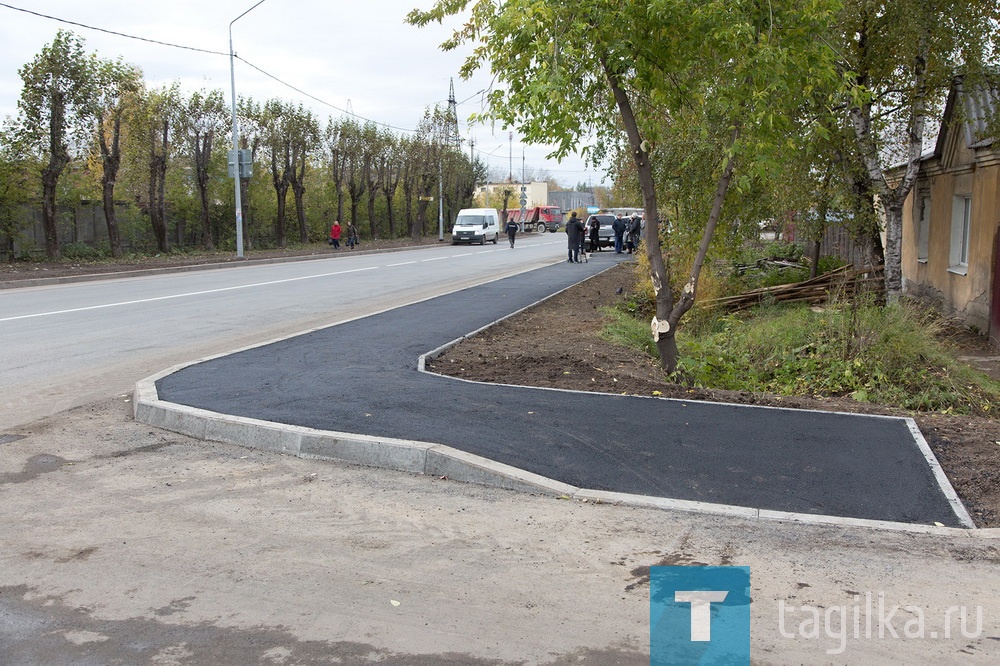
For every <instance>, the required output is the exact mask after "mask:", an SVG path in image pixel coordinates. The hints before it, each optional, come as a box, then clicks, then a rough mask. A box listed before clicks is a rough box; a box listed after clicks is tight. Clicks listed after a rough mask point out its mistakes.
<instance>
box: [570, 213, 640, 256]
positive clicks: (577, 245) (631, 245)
mask: <svg viewBox="0 0 1000 666" xmlns="http://www.w3.org/2000/svg"><path fill="white" fill-rule="evenodd" d="M589 227H590V247H591V249H593V248H598V249H599V248H600V228H601V223H600V221H599V220H598V218H597V217H596V216H593V217H591V218H590V221H589ZM611 230H612V231H613V232H614V234H615V254H621V253H622V252H624V251H626V250H627V251H628V253H629V254H633V253H634V252H635V250H636V248H638V247H639V241H640V240H641V239H642V218H641V217H639V216H638V215H633V216H632V217H631V218H629V219H628V220H625V219H623V218H622V214H621V213H618V216H617V217H616V218H615V221H614V222H612V223H611ZM586 235H587V227H585V226H584V224H583V222H581V221H580V219H579V218H578V217H577V216H576V211H573V212H572V213H571V214H570V216H569V222H567V223H566V240H567V242H568V244H569V258H568V260H567V261H568V262H569V263H571V264H573V263H577V264H578V263H581V262H580V255H581V253H583V256H584V257H586V256H587V255H586V252H585V251H584V249H583V244H584V240H585V238H586Z"/></svg>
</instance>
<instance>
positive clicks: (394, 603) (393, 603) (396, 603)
mask: <svg viewBox="0 0 1000 666" xmlns="http://www.w3.org/2000/svg"><path fill="white" fill-rule="evenodd" d="M389 603H390V604H392V605H393V606H398V605H399V602H398V601H396V600H395V599H389Z"/></svg>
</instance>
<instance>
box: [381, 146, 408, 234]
mask: <svg viewBox="0 0 1000 666" xmlns="http://www.w3.org/2000/svg"><path fill="white" fill-rule="evenodd" d="M381 143H382V152H381V153H380V154H379V162H378V175H379V189H380V190H381V191H382V195H383V196H384V197H385V214H386V220H387V222H388V224H389V238H396V214H395V210H394V206H393V202H394V199H395V196H396V190H397V189H398V188H399V179H400V178H402V175H403V166H402V161H403V155H402V153H401V151H400V141H399V139H398V138H397V137H396V136H394V135H393V134H392V133H391V132H389V131H388V130H386V131H384V132H382V141H381Z"/></svg>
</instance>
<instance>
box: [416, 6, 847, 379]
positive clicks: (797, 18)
mask: <svg viewBox="0 0 1000 666" xmlns="http://www.w3.org/2000/svg"><path fill="white" fill-rule="evenodd" d="M838 7H839V2H837V0H813V1H812V2H809V3H806V4H803V3H801V2H798V1H796V0H770V1H768V2H764V1H763V0H735V1H734V0H658V1H656V2H648V1H642V2H640V1H638V0H625V1H622V0H577V1H576V2H572V3H566V2H559V1H556V0H509V1H508V2H504V3H500V4H498V3H495V2H492V1H491V0H479V1H476V2H471V1H468V0H439V1H438V2H437V3H436V4H435V5H434V7H433V8H432V9H430V10H428V11H419V10H414V11H413V12H411V13H410V14H409V16H408V20H409V21H410V22H411V23H413V24H416V25H424V24H427V23H430V22H431V21H438V22H440V21H443V20H444V19H445V18H446V17H449V16H453V15H456V14H459V13H462V14H463V16H464V24H463V25H462V26H461V27H459V28H458V29H457V30H456V32H455V34H454V36H453V38H452V39H450V40H448V41H447V42H446V43H445V44H444V45H443V46H444V48H454V47H457V46H459V45H460V44H463V43H471V44H472V45H474V46H475V50H474V51H473V54H472V55H471V56H470V57H469V58H468V59H467V61H466V63H465V65H464V66H463V69H462V74H463V75H464V76H468V75H470V74H471V73H472V72H473V71H475V70H477V69H479V68H480V67H489V68H490V70H491V71H492V73H493V74H494V76H495V78H496V80H497V81H498V83H499V84H500V85H499V86H498V87H497V88H496V89H494V90H492V91H491V92H490V94H489V95H488V105H489V106H488V109H487V111H486V115H487V116H488V117H490V118H492V119H495V120H498V121H499V122H501V123H502V124H504V125H505V126H512V127H516V128H517V129H518V131H519V132H520V133H521V135H522V136H524V137H526V138H527V139H528V140H529V141H537V142H541V143H548V144H553V145H555V146H556V148H555V151H554V153H553V156H554V157H557V158H558V157H563V156H566V155H568V154H570V153H573V152H582V153H584V154H585V155H586V154H590V153H591V151H592V150H594V147H592V146H589V145H587V144H586V143H585V142H586V141H587V140H588V139H589V137H590V136H592V135H593V136H595V137H596V142H597V143H596V146H597V152H596V154H597V155H600V154H601V147H602V146H607V145H614V144H615V143H616V142H617V141H619V139H620V137H621V136H622V135H623V134H624V136H625V137H626V141H627V145H628V149H629V150H630V152H631V155H632V159H633V161H634V163H635V168H636V174H637V179H638V182H639V186H640V190H641V192H642V199H643V205H644V208H645V218H646V230H645V248H646V254H647V257H648V259H649V264H650V270H651V280H652V284H653V289H654V292H655V293H656V315H655V317H654V319H653V321H652V330H653V336H654V339H655V340H656V345H657V348H658V350H659V352H660V360H661V363H662V365H663V367H664V368H665V369H666V370H668V371H673V370H675V369H676V367H677V342H676V338H675V334H676V330H677V326H678V323H679V321H680V320H681V318H682V317H683V315H684V314H685V313H687V312H688V311H689V310H690V309H691V307H692V306H693V305H694V302H695V295H696V291H697V286H698V278H699V275H700V272H701V267H702V265H703V263H704V261H705V257H706V255H707V253H708V249H709V244H710V242H711V240H712V236H713V234H714V232H715V228H716V226H717V224H718V222H719V219H720V216H721V213H722V207H723V204H724V202H725V199H726V194H727V192H728V190H729V187H730V184H731V183H732V182H733V180H734V176H735V177H736V178H737V183H739V179H740V178H742V176H740V175H738V174H737V173H736V169H737V166H738V165H739V168H740V170H741V173H742V174H743V176H746V177H747V178H749V177H750V174H752V173H754V172H762V171H766V170H767V169H769V168H774V167H775V166H776V165H777V164H780V161H781V157H780V154H781V151H783V150H790V149H792V148H793V147H792V146H790V145H789V143H790V138H791V137H789V135H788V134H787V133H786V132H785V129H786V127H787V126H788V122H789V118H790V117H792V116H793V115H794V114H796V113H799V112H800V109H801V107H802V105H803V103H804V101H805V98H807V97H808V96H810V95H811V94H812V92H813V90H814V89H815V88H816V87H817V86H826V85H832V84H833V83H834V82H836V81H837V78H836V70H835V68H834V67H833V57H832V54H831V52H830V49H829V47H827V46H826V45H825V44H823V42H822V41H821V39H820V38H821V37H823V36H825V35H827V34H829V29H830V25H831V23H832V19H833V16H834V11H835V10H836V9H837V8H838ZM612 110H617V113H615V112H613V111H612ZM681 111H686V112H687V113H686V114H685V115H684V116H683V117H680V116H679V114H680V112H681ZM675 117H676V118H675ZM684 118H694V119H704V118H711V119H713V122H715V123H716V124H717V126H718V127H721V128H722V129H723V130H724V132H723V136H724V137H725V138H724V140H723V141H722V143H721V145H720V146H719V149H718V152H717V156H716V160H715V164H716V167H715V169H714V173H713V179H714V182H715V187H714V192H713V193H712V195H711V197H710V205H709V206H707V211H708V212H707V214H706V218H705V219H704V221H703V225H702V233H701V238H700V240H699V242H698V246H697V249H696V250H695V254H694V259H693V260H692V261H691V264H690V270H689V271H688V272H687V276H686V278H682V279H678V278H675V276H674V275H673V274H672V273H671V268H670V265H669V263H668V261H667V260H666V258H665V257H664V253H663V251H662V249H661V241H662V242H663V243H664V244H665V245H666V247H667V248H668V249H672V248H671V247H670V243H671V239H670V233H669V229H663V230H662V234H661V227H660V224H659V212H660V211H659V202H658V200H657V184H656V181H655V178H654V169H653V163H654V162H655V161H656V160H657V158H658V153H657V144H658V141H659V140H660V128H661V127H662V126H663V125H664V123H665V122H667V123H669V122H671V121H675V120H676V121H677V122H683V121H684Z"/></svg>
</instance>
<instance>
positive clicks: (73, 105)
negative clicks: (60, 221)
mask: <svg viewBox="0 0 1000 666" xmlns="http://www.w3.org/2000/svg"><path fill="white" fill-rule="evenodd" d="M18 73H19V74H20V75H21V81H22V82H23V84H24V85H23V88H22V90H21V98H20V99H19V100H18V102H17V106H18V109H19V111H20V117H21V126H22V131H23V133H24V136H25V139H26V140H27V141H28V143H29V144H30V145H31V146H32V148H33V149H34V150H35V151H37V153H38V154H40V155H42V156H43V160H44V162H45V163H44V166H43V167H42V170H41V179H42V226H43V228H44V231H45V253H46V254H47V255H48V258H49V259H53V260H56V259H59V258H60V256H61V253H60V249H59V234H58V230H57V226H56V188H57V186H58V183H59V177H60V176H61V175H62V172H63V170H64V169H65V168H66V165H67V164H69V162H70V159H71V157H72V156H71V153H70V149H71V144H75V145H79V144H80V143H82V142H83V140H84V139H83V137H84V135H85V134H86V132H87V130H89V129H90V126H89V125H88V124H87V123H86V120H85V119H86V110H87V108H88V102H89V100H90V98H91V96H93V95H94V94H95V93H96V91H95V88H94V83H95V78H94V58H93V56H89V55H87V54H86V53H84V50H83V40H81V39H80V38H79V37H77V36H76V35H74V34H73V33H72V32H67V31H64V30H60V31H59V32H57V33H56V36H55V38H54V39H53V40H52V43H50V44H47V45H45V46H44V47H42V50H41V52H40V53H39V54H38V55H37V56H35V58H34V60H32V61H31V62H29V63H28V64H26V65H25V66H24V67H22V68H21V69H20V70H18Z"/></svg>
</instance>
